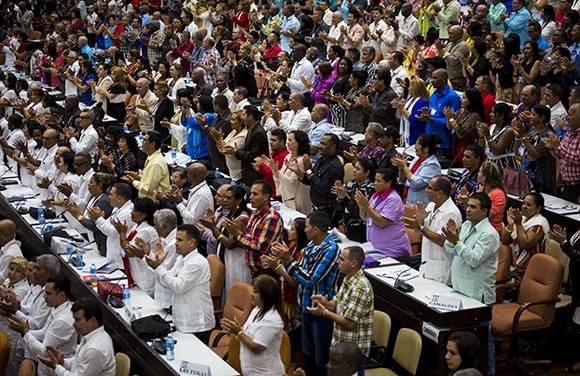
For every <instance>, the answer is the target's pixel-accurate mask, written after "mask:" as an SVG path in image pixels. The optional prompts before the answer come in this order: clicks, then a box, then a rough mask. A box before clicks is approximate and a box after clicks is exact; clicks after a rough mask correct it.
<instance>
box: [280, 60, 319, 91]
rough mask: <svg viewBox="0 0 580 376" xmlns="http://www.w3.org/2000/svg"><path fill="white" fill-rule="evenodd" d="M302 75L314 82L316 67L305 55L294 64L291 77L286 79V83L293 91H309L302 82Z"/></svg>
mask: <svg viewBox="0 0 580 376" xmlns="http://www.w3.org/2000/svg"><path fill="white" fill-rule="evenodd" d="M302 77H304V78H306V79H307V80H308V81H309V82H311V83H314V78H315V73H314V67H313V66H312V63H311V62H310V61H309V60H308V59H307V58H306V57H303V58H302V60H300V61H299V62H297V63H296V64H294V66H293V67H292V73H291V74H290V78H288V81H286V85H288V87H289V88H290V91H291V92H292V93H300V94H304V93H306V92H307V91H309V90H308V88H307V87H306V86H304V84H303V83H302Z"/></svg>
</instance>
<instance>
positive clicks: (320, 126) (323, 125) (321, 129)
mask: <svg viewBox="0 0 580 376" xmlns="http://www.w3.org/2000/svg"><path fill="white" fill-rule="evenodd" d="M330 126H331V125H330V124H328V122H327V121H326V119H324V120H322V121H319V122H318V123H316V124H314V125H312V126H311V127H310V131H308V138H309V139H310V145H312V146H314V147H317V148H319V147H320V140H321V139H322V136H324V135H325V134H326V133H329V132H330Z"/></svg>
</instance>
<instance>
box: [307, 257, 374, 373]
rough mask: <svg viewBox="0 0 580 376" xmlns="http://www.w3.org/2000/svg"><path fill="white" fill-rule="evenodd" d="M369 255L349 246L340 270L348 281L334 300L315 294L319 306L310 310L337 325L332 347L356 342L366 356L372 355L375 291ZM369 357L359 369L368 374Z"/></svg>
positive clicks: (314, 298)
mask: <svg viewBox="0 0 580 376" xmlns="http://www.w3.org/2000/svg"><path fill="white" fill-rule="evenodd" d="M364 260H365V253H364V251H363V249H362V248H361V247H358V246H354V247H347V248H344V249H343V250H342V251H341V252H340V256H339V257H338V269H339V270H340V272H341V273H342V274H344V276H345V278H344V281H343V283H342V285H341V286H340V290H338V293H337V294H336V296H335V297H334V299H331V300H328V299H327V298H326V297H325V296H323V295H314V296H313V297H312V300H313V301H314V303H315V304H316V307H314V308H310V307H308V311H309V312H310V313H312V314H313V315H315V316H322V317H327V318H329V319H330V320H332V321H333V322H334V330H333V332H332V344H333V345H335V344H337V343H340V342H352V343H355V344H357V345H358V347H359V348H360V349H361V351H362V353H363V354H364V355H365V356H368V355H369V350H370V347H371V337H372V334H373V314H374V308H373V307H374V292H373V287H372V286H371V283H370V282H369V280H368V279H367V277H366V276H365V274H364V272H363V270H362V265H363V264H364ZM364 365H365V358H364V357H363V358H362V361H361V363H360V366H359V375H360V374H364Z"/></svg>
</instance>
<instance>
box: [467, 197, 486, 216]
mask: <svg viewBox="0 0 580 376" xmlns="http://www.w3.org/2000/svg"><path fill="white" fill-rule="evenodd" d="M470 198H472V199H474V200H477V201H479V204H480V205H481V208H482V209H487V216H488V217H489V214H490V213H491V200H490V199H489V196H488V195H487V193H485V192H475V193H474V194H472V195H471V197H470Z"/></svg>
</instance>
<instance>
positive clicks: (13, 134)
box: [6, 129, 26, 148]
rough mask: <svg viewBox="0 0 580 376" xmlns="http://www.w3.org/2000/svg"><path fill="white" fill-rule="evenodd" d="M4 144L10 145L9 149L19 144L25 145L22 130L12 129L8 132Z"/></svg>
mask: <svg viewBox="0 0 580 376" xmlns="http://www.w3.org/2000/svg"><path fill="white" fill-rule="evenodd" d="M6 142H7V143H8V145H10V147H13V148H14V147H16V145H17V144H18V143H20V142H23V143H25V144H26V136H25V135H24V132H23V131H22V129H13V130H11V131H10V132H8V136H7V137H6Z"/></svg>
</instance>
